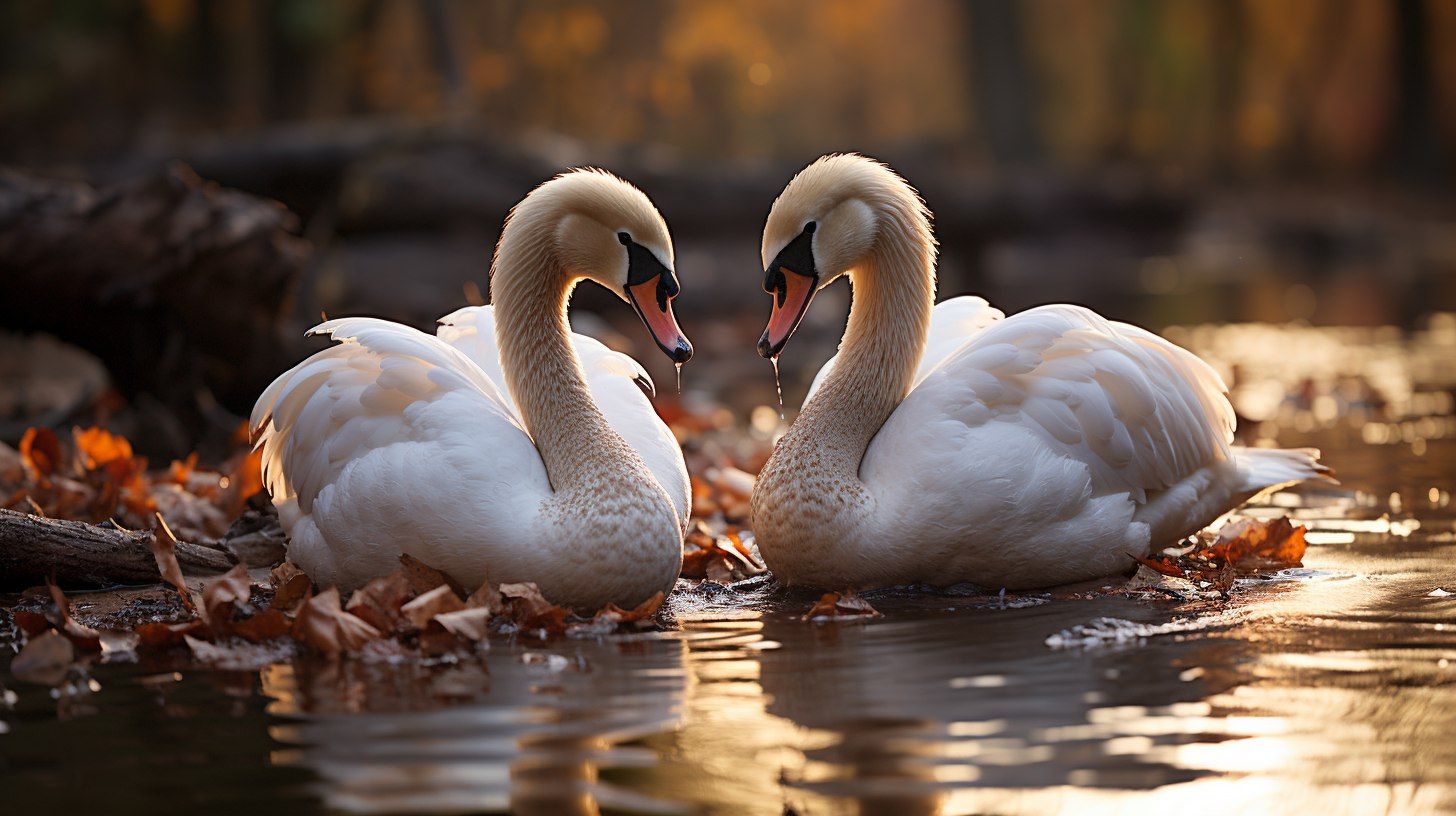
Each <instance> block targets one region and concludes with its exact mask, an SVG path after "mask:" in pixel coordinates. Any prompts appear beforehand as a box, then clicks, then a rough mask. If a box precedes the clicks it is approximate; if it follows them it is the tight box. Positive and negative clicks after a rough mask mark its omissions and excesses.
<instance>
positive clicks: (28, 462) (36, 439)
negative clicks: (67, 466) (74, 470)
mask: <svg viewBox="0 0 1456 816" xmlns="http://www.w3.org/2000/svg"><path fill="white" fill-rule="evenodd" d="M19 450H20V460H21V461H22V462H24V463H25V467H26V469H28V470H29V471H30V476H31V478H32V479H35V480H36V481H38V482H41V483H45V482H46V481H48V480H49V479H50V477H51V476H52V475H54V474H55V473H56V472H57V471H58V470H60V469H61V440H60V439H58V438H56V432H55V431H52V430H51V429H50V428H28V429H26V431H25V435H24V436H22V437H20V448H19Z"/></svg>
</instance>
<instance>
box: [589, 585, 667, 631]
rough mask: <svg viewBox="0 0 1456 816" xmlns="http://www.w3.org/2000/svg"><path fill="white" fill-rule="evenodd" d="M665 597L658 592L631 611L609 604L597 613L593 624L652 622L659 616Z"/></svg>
mask: <svg viewBox="0 0 1456 816" xmlns="http://www.w3.org/2000/svg"><path fill="white" fill-rule="evenodd" d="M664 597H665V596H664V595H663V594H662V593H661V592H657V593H655V594H653V596H652V597H651V598H648V599H647V600H645V601H643V602H642V603H640V604H637V606H635V607H633V608H631V609H623V608H621V607H620V606H617V605H616V604H610V603H609V604H607V605H606V606H604V607H602V608H601V610H600V611H598V612H597V614H596V617H594V618H592V622H593V623H607V622H610V623H612V624H623V623H638V622H641V621H648V620H651V618H652V616H653V615H656V614H657V610H658V609H661V608H662V601H663V599H664Z"/></svg>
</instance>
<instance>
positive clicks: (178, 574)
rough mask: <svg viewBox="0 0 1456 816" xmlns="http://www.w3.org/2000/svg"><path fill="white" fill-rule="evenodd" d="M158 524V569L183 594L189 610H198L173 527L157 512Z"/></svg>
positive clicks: (154, 536)
mask: <svg viewBox="0 0 1456 816" xmlns="http://www.w3.org/2000/svg"><path fill="white" fill-rule="evenodd" d="M156 519H157V526H156V528H155V529H154V530H152V540H151V545H152V556H153V557H154V558H156V559H157V571H158V572H160V573H161V574H162V580H163V581H166V582H167V583H169V584H171V585H172V588H173V589H176V590H177V594H179V595H181V596H182V604H183V606H186V607H187V608H188V609H189V610H191V611H193V612H196V611H197V606H196V605H195V604H193V603H192V593H191V592H190V591H189V590H188V589H187V579H186V578H183V577H182V566H181V565H180V564H178V563H177V536H175V535H173V534H172V528H171V527H168V526H167V520H166V519H165V518H163V517H162V514H161V513H157V514H156Z"/></svg>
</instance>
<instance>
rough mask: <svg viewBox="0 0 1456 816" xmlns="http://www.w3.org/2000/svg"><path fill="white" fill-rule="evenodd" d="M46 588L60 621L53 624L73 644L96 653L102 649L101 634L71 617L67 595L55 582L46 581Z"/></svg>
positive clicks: (54, 621)
mask: <svg viewBox="0 0 1456 816" xmlns="http://www.w3.org/2000/svg"><path fill="white" fill-rule="evenodd" d="M46 587H47V588H48V589H49V590H50V592H51V601H52V602H53V603H55V605H56V614H57V615H58V616H59V618H60V619H59V620H53V621H51V623H52V624H53V625H54V626H55V627H56V628H57V629H59V630H61V631H62V632H63V633H65V635H66V637H68V638H70V639H71V642H72V643H74V644H76V645H77V646H79V647H81V648H82V649H85V650H87V651H91V652H95V651H100V649H101V633H100V632H98V631H96V630H95V629H92V628H91V627H89V626H83V625H81V624H79V623H77V622H76V620H75V618H72V617H71V602H70V601H69V600H67V598H66V593H64V592H62V591H61V588H60V587H58V586H56V584H55V582H54V581H46Z"/></svg>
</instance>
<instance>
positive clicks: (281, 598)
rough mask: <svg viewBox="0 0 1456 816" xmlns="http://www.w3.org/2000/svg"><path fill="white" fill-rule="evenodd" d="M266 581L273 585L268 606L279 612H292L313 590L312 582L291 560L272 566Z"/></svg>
mask: <svg viewBox="0 0 1456 816" xmlns="http://www.w3.org/2000/svg"><path fill="white" fill-rule="evenodd" d="M268 582H269V583H271V584H272V585H273V587H274V590H273V601H272V603H270V604H269V605H268V608H270V609H277V610H279V611H280V612H292V611H293V610H294V609H295V608H296V607H297V606H298V605H299V604H300V603H302V602H303V599H304V598H307V597H308V596H309V593H310V592H312V591H313V582H312V581H310V580H309V579H308V576H307V575H305V574H304V572H303V570H301V569H299V568H298V565H296V564H294V563H293V562H292V561H284V562H283V563H282V564H279V565H278V566H276V567H274V568H273V571H272V572H270V573H269V574H268Z"/></svg>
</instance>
